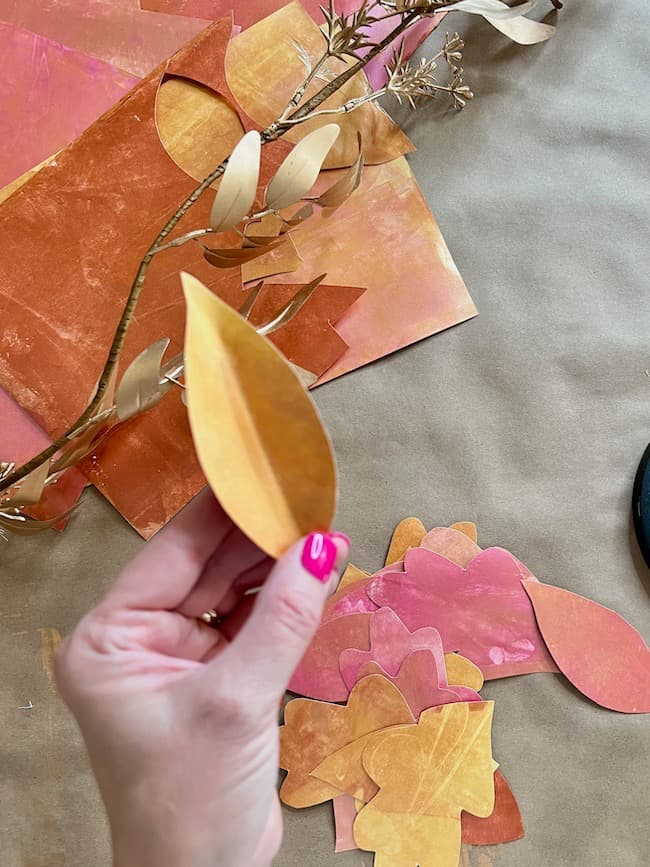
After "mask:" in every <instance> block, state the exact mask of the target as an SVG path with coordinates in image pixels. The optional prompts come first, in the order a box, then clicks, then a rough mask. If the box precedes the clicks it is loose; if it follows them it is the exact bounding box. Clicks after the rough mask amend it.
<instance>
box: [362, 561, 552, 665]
mask: <svg viewBox="0 0 650 867" xmlns="http://www.w3.org/2000/svg"><path fill="white" fill-rule="evenodd" d="M404 567H405V571H406V574H405V575H391V574H390V573H388V574H385V575H380V576H378V577H376V578H374V579H373V580H372V582H371V583H370V584H369V586H368V595H369V596H370V598H371V599H372V601H373V602H374V603H375V604H376V605H378V606H387V607H388V608H392V609H393V610H394V611H395V613H396V614H397V615H398V616H399V618H400V619H401V620H402V621H403V622H404V624H405V625H406V626H407V627H408V629H409V630H411V631H413V630H416V629H419V628H421V627H423V626H432V625H435V627H436V629H438V631H439V632H440V635H441V636H442V642H443V646H444V648H445V650H446V651H454V650H457V651H459V652H460V653H461V654H462V655H463V656H466V657H467V658H468V659H470V660H471V661H472V662H474V663H475V664H476V665H477V666H478V667H479V668H480V669H481V671H482V672H483V676H484V677H485V678H486V679H487V680H489V679H493V678H497V677H509V676H511V675H516V674H526V673H532V672H536V671H557V668H556V666H555V664H554V662H553V660H552V658H551V656H550V654H549V653H548V651H547V649H546V645H545V644H544V641H543V639H542V636H541V635H540V633H539V630H538V628H537V623H536V622H535V616H534V614H533V611H532V607H531V605H530V603H529V600H528V598H527V596H526V593H525V591H523V588H521V590H520V589H519V588H520V587H521V580H522V573H521V570H520V569H519V565H518V562H517V560H516V559H515V558H514V557H513V556H512V555H511V554H510V553H509V552H508V551H504V550H503V549H502V548H488V549H487V550H485V551H483V552H482V553H481V554H479V556H478V557H475V558H474V560H472V561H471V563H469V564H468V565H467V567H466V568H465V569H462V568H461V567H459V566H457V565H456V564H455V563H452V562H451V561H450V560H447V559H445V558H443V557H441V556H440V555H439V554H435V553H433V552H432V551H427V550H425V549H424V548H412V549H411V550H410V551H408V552H407V554H406V559H405V561H404Z"/></svg>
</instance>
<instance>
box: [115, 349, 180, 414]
mask: <svg viewBox="0 0 650 867" xmlns="http://www.w3.org/2000/svg"><path fill="white" fill-rule="evenodd" d="M168 346H169V338H168V337H164V338H163V339H162V340H157V341H156V342H155V343H152V344H151V346H148V347H147V348H146V349H145V350H143V351H142V352H141V353H140V355H138V357H137V358H136V359H135V360H134V361H132V362H131V364H130V365H129V367H128V368H127V369H126V373H125V374H124V376H123V377H122V381H121V382H120V385H119V388H118V389H117V398H116V401H115V403H116V407H117V417H118V418H119V420H120V421H126V420H127V419H129V418H132V417H133V416H134V415H137V414H138V413H139V412H143V410H145V409H149V408H150V407H152V406H155V405H156V404H157V403H158V401H159V400H160V398H161V397H162V396H163V391H162V389H161V387H160V377H161V373H160V365H161V362H162V359H163V355H164V354H165V352H166V351H167V347H168Z"/></svg>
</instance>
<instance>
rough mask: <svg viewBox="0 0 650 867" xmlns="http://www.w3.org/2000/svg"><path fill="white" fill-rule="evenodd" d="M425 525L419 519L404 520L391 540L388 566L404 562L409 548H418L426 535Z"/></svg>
mask: <svg viewBox="0 0 650 867" xmlns="http://www.w3.org/2000/svg"><path fill="white" fill-rule="evenodd" d="M426 532H427V531H426V530H425V529H424V524H423V523H422V521H421V520H420V519H419V518H404V519H403V520H402V521H400V522H399V524H398V525H397V526H396V527H395V531H394V532H393V537H392V539H391V540H390V546H389V548H388V554H387V555H386V564H385V565H386V566H390V565H391V563H398V562H399V561H400V560H403V559H404V557H405V555H406V552H407V551H408V549H409V548H417V547H418V545H419V544H420V543H421V542H422V539H423V538H424V536H425V535H426Z"/></svg>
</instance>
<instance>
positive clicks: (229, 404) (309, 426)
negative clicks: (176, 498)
mask: <svg viewBox="0 0 650 867" xmlns="http://www.w3.org/2000/svg"><path fill="white" fill-rule="evenodd" d="M181 279H182V282H183V291H184V293H185V299H186V303H187V325H186V334H185V381H186V386H187V397H188V409H189V418H190V426H191V428H192V435H193V438H194V444H195V447H196V451H197V455H198V458H199V462H200V464H201V467H202V469H203V472H204V473H205V476H206V478H207V480H208V483H209V485H210V487H211V488H212V490H213V491H214V493H215V495H216V497H217V499H218V500H219V502H220V503H221V505H222V506H223V508H224V509H225V511H226V512H227V513H228V514H229V515H230V517H231V518H232V520H233V521H234V522H235V524H237V526H238V527H240V529H241V530H242V531H243V532H244V533H246V534H247V535H248V536H249V538H250V539H252V540H253V541H254V542H255V543H256V544H257V545H258V546H259V547H260V548H261V549H262V550H263V551H265V552H266V553H267V554H269V555H271V556H273V557H279V556H280V555H281V554H283V553H284V552H285V551H286V550H287V548H289V547H290V546H291V545H292V544H293V543H294V542H296V541H297V540H298V539H299V538H300V537H301V536H303V535H305V534H307V533H309V532H311V531H313V530H316V529H324V528H327V527H329V526H330V524H331V522H332V519H333V515H334V508H335V504H336V470H335V464H334V457H333V453H332V449H331V445H330V442H329V439H328V437H327V434H326V432H325V429H324V427H323V424H322V422H321V420H320V418H319V416H318V413H317V411H316V408H315V406H314V404H313V402H312V401H311V399H310V397H309V395H308V394H307V392H306V391H305V388H304V386H303V385H302V383H301V382H300V379H299V378H298V376H297V375H296V373H295V372H294V370H293V369H292V368H291V366H290V365H289V363H288V362H287V360H286V359H285V358H284V356H282V355H281V354H280V352H279V351H278V350H277V349H276V348H275V347H274V346H273V345H272V344H271V343H270V342H269V341H268V340H266V339H265V338H264V337H262V336H260V335H259V334H258V333H257V332H256V331H255V329H254V328H253V326H252V325H250V324H249V323H248V322H246V321H245V320H244V319H243V318H242V317H241V316H240V315H239V313H237V312H236V311H235V310H233V309H232V308H231V307H229V306H228V305H227V304H226V303H225V302H223V301H222V300H221V299H219V298H218V297H217V296H216V295H214V294H213V293H212V292H210V290H209V289H207V287H205V286H204V285H203V284H202V283H201V282H200V281H199V280H197V279H196V278H195V277H192V276H191V275H189V274H183V275H181Z"/></svg>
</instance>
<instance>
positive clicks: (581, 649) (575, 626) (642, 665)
mask: <svg viewBox="0 0 650 867" xmlns="http://www.w3.org/2000/svg"><path fill="white" fill-rule="evenodd" d="M521 583H522V584H523V586H524V590H525V591H526V593H527V594H528V596H529V598H530V600H531V603H532V606H533V610H534V612H535V617H536V618H537V624H538V626H539V630H540V632H541V634H542V637H543V638H544V641H545V642H546V646H547V647H548V650H549V652H550V654H551V656H552V657H553V659H554V660H555V662H556V664H557V666H558V668H559V669H560V671H561V672H562V674H564V676H565V677H566V678H567V680H569V681H570V682H571V683H572V684H573V685H574V686H575V688H576V689H578V690H579V691H580V692H581V693H583V695H586V696H587V698H590V699H591V700H592V701H594V702H596V704H599V705H602V706H603V707H606V708H609V709H610V710H616V711H619V712H621V713H650V648H648V645H647V644H646V642H645V641H644V639H643V637H642V636H641V634H640V633H639V632H637V630H636V629H635V628H634V627H633V626H631V625H630V624H629V623H628V622H627V620H625V619H624V618H623V617H621V615H620V614H617V613H616V612H615V611H612V610H611V609H610V608H606V607H605V606H604V605H600V604H599V603H597V602H593V601H592V600H591V599H587V598H586V597H584V596H579V595H578V594H577V593H571V592H570V591H569V590H563V589H562V588H560V587H554V586H552V585H550V584H543V583H542V582H540V581H531V580H529V579H526V580H523V581H522V582H521Z"/></svg>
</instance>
